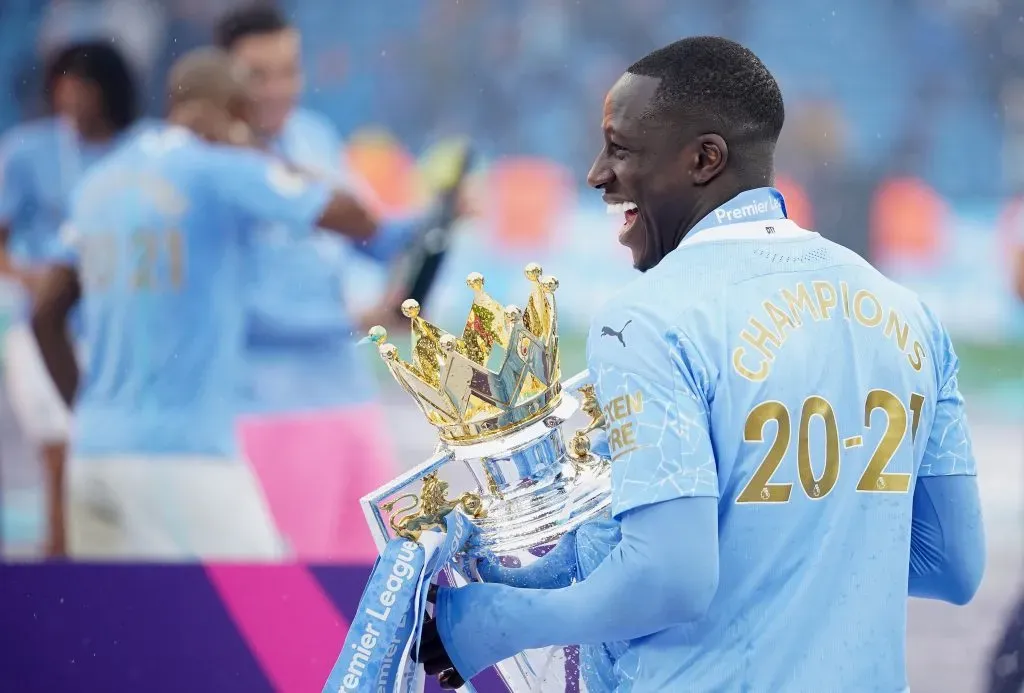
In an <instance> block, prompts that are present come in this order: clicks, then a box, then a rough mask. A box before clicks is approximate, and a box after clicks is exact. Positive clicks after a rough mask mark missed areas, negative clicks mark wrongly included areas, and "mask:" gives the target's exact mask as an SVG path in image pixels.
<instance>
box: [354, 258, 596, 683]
mask: <svg viewBox="0 0 1024 693" xmlns="http://www.w3.org/2000/svg"><path fill="white" fill-rule="evenodd" d="M526 277H527V279H529V281H530V282H531V283H532V284H533V288H532V291H531V292H530V296H529V299H528V300H527V302H526V307H525V309H520V308H518V307H516V306H511V305H510V306H504V305H501V304H500V303H498V302H497V301H495V300H494V299H493V298H491V297H490V296H489V295H488V294H487V293H486V292H485V291H484V278H483V277H482V276H480V275H479V274H475V273H474V274H471V275H470V276H469V278H468V279H467V283H468V285H469V288H470V289H472V291H473V293H474V298H473V303H472V306H471V307H470V311H469V317H468V319H467V320H466V325H465V328H464V330H463V332H462V336H461V337H457V336H455V335H453V334H449V333H447V332H445V331H444V330H442V329H440V328H439V327H436V326H434V325H432V324H431V323H429V322H427V321H426V320H424V319H423V318H422V317H421V316H420V314H419V304H418V303H417V302H416V301H414V300H409V301H406V302H405V303H404V304H403V306H402V312H403V314H404V315H405V316H406V317H408V318H409V319H410V320H411V321H412V358H411V361H410V362H406V361H403V360H402V359H401V358H400V357H399V353H398V348H397V347H396V346H395V345H393V344H390V343H388V342H387V334H386V332H385V331H384V329H383V328H381V327H375V328H373V329H372V330H371V333H370V338H371V339H372V340H373V341H374V342H376V343H377V345H378V349H379V351H380V355H381V357H382V358H383V359H384V361H385V363H386V364H387V366H388V368H389V370H390V371H391V374H392V375H393V376H394V377H395V379H396V380H397V381H398V382H399V383H400V384H401V385H402V387H403V388H404V389H405V390H406V391H407V392H408V393H409V394H410V395H412V397H413V398H414V399H415V400H416V403H417V404H418V405H419V407H420V409H421V410H422V411H423V413H424V415H425V416H426V417H427V420H428V421H429V422H430V423H431V424H432V425H433V426H435V427H436V428H437V431H438V434H439V438H440V440H439V442H438V445H437V448H436V450H435V452H434V454H433V456H432V457H430V458H429V459H427V460H426V461H425V462H423V463H422V464H421V465H419V466H418V467H416V468H415V469H413V470H412V471H410V472H408V473H406V474H405V475H403V476H401V477H399V478H398V479H395V480H394V481H393V482H392V483H390V484H388V485H386V486H385V487H383V488H380V489H378V490H376V491H374V492H373V493H371V494H369V495H368V496H366V497H365V498H363V499H362V501H361V502H362V506H363V510H364V512H365V514H366V518H367V521H368V523H369V525H370V530H371V532H372V533H373V535H374V538H375V540H376V541H377V543H378V546H379V547H383V545H384V544H385V542H387V541H388V540H390V539H394V538H396V537H404V538H406V539H409V540H411V541H416V540H418V539H419V538H420V536H421V532H423V531H425V530H431V529H437V530H444V528H445V516H446V515H447V514H448V513H449V512H451V511H452V510H454V509H455V508H460V510H461V512H462V513H464V514H465V515H466V516H467V517H469V518H470V519H471V520H472V522H473V524H474V525H475V526H476V532H475V533H474V536H473V539H472V540H471V542H470V543H469V544H468V545H467V546H466V547H465V548H464V549H463V552H464V553H463V554H462V555H461V556H458V557H457V558H458V560H454V561H452V562H451V563H450V564H449V565H448V566H447V567H446V568H445V572H446V574H447V577H448V580H449V581H450V582H451V583H453V584H455V585H465V584H467V582H470V581H480V580H481V577H480V573H479V572H478V571H477V570H476V568H475V566H476V560H475V559H486V560H490V561H499V562H500V564H501V565H502V566H506V567H512V568H515V567H525V566H527V565H528V564H530V563H531V562H533V561H535V560H537V559H538V557H540V556H543V555H544V554H545V553H546V552H547V551H548V550H550V549H551V548H552V547H553V546H554V545H555V543H556V542H557V541H558V539H559V538H560V537H561V536H562V535H564V534H565V533H567V532H570V531H572V530H574V529H576V528H577V527H579V526H580V525H582V524H583V523H585V522H587V521H589V520H592V519H596V518H603V517H607V516H608V509H609V505H610V500H611V498H610V471H609V462H608V460H607V459H605V458H602V457H599V456H597V455H596V454H594V452H592V451H591V444H590V440H589V438H588V434H589V433H591V432H592V431H594V430H595V429H597V428H599V427H601V426H602V425H603V418H602V416H601V407H600V406H599V405H598V403H597V399H596V396H595V394H594V390H593V387H592V385H590V384H589V383H588V382H587V373H586V372H584V373H581V374H579V375H577V376H576V377H574V378H571V379H570V380H568V381H566V382H564V383H563V382H562V381H561V379H560V375H561V374H560V369H559V360H558V329H557V318H556V310H555V296H554V294H555V290H556V289H557V288H558V281H557V280H556V279H555V278H554V277H548V276H542V270H541V268H540V267H539V266H538V265H536V264H531V265H529V266H528V267H527V268H526ZM577 412H580V413H582V414H584V415H586V417H589V419H584V422H585V425H583V426H582V427H581V428H580V429H579V430H577V431H575V432H574V433H573V434H572V435H571V436H568V437H567V435H566V433H565V424H566V422H567V421H568V420H569V419H570V417H572V416H573V415H574V414H576V413H577ZM574 649H575V648H561V647H559V648H548V649H543V650H531V651H527V652H523V653H520V654H519V655H517V656H516V657H513V658H512V659H509V660H506V661H504V662H501V663H500V664H498V666H497V670H498V673H499V675H500V676H501V678H502V680H503V681H504V682H505V684H506V685H507V686H508V688H509V690H510V691H513V692H515V693H521V692H525V691H548V692H552V693H566V692H569V691H585V690H586V686H585V683H584V682H583V681H582V677H581V676H580V667H579V663H578V653H574V651H573V650H574Z"/></svg>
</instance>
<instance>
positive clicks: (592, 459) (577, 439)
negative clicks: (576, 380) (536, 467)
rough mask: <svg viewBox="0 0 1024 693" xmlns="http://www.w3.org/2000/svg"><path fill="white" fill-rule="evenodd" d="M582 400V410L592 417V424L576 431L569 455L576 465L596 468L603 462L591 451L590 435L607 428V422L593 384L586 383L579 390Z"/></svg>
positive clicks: (571, 441)
mask: <svg viewBox="0 0 1024 693" xmlns="http://www.w3.org/2000/svg"><path fill="white" fill-rule="evenodd" d="M579 395H580V398H581V402H580V409H582V411H583V413H584V414H586V415H587V416H589V417H590V423H588V424H587V425H586V426H584V427H583V428H581V429H579V430H578V431H576V433H574V434H573V436H572V438H571V439H570V440H569V446H568V448H569V449H568V455H569V458H570V459H571V460H572V461H573V463H574V464H575V465H578V466H595V465H600V464H601V460H600V459H599V458H598V457H597V456H596V455H594V454H593V453H592V452H591V451H590V447H591V442H590V433H592V432H593V431H595V430H597V429H599V428H605V427H606V425H607V421H606V420H605V417H604V412H603V411H602V410H601V403H600V402H599V401H598V400H597V392H596V391H595V390H594V386H593V384H592V383H586V384H584V385H581V386H580V388H579Z"/></svg>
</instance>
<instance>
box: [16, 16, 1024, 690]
mask: <svg viewBox="0 0 1024 693" xmlns="http://www.w3.org/2000/svg"><path fill="white" fill-rule="evenodd" d="M240 4H242V3H240V2H238V1H236V0H164V1H162V2H158V1H156V0H52V1H50V2H46V1H44V0H3V2H2V3H0V93H2V94H3V95H4V98H2V99H0V130H5V129H7V128H9V127H11V126H14V125H16V124H18V123H21V122H24V121H26V120H28V119H31V118H34V117H38V116H40V115H42V114H43V113H44V111H45V104H44V101H43V99H42V98H41V97H42V79H43V66H44V64H45V60H46V57H47V56H48V55H49V54H50V53H51V52H52V51H53V50H55V49H57V48H59V47H61V46H63V45H66V44H67V43H68V42H70V41H75V40H81V39H91V38H98V37H103V38H109V39H111V40H112V41H113V42H114V43H115V44H116V45H117V46H118V47H119V48H120V49H121V50H123V51H124V52H125V54H126V55H127V56H128V57H129V58H130V60H131V62H132V64H133V66H134V68H135V69H136V71H137V73H138V75H139V78H140V80H141V82H140V83H141V84H142V85H144V99H143V104H142V105H143V108H144V110H145V111H146V113H147V114H149V115H152V116H159V115H160V114H161V113H162V110H163V108H164V104H165V99H164V93H165V86H166V74H167V69H168V67H169V65H170V64H171V62H173V60H174V59H175V58H176V57H178V56H180V55H181V54H182V53H184V52H185V51H187V50H189V49H191V48H194V47H197V46H201V45H204V44H207V43H209V42H210V40H211V36H212V29H213V26H214V24H215V23H216V21H217V20H218V19H219V18H220V17H221V16H222V15H223V14H224V13H225V12H227V11H229V10H231V9H232V8H234V7H236V6H238V5H240ZM278 5H279V6H280V7H281V8H282V9H283V10H284V11H285V13H286V14H287V15H288V16H289V17H290V18H291V20H292V21H293V22H294V25H295V26H296V28H297V29H298V30H299V31H300V32H301V34H302V39H303V44H302V46H303V49H302V51H303V60H304V65H305V70H306V88H305V94H304V97H303V99H302V102H303V105H305V106H307V107H309V108H312V109H315V110H317V111H319V112H320V113H322V114H323V115H324V116H326V117H327V118H328V119H329V120H330V121H332V122H333V124H334V125H335V126H336V127H337V128H338V130H339V131H340V132H341V133H342V135H343V136H344V138H345V141H346V146H345V151H344V152H339V153H338V156H342V155H343V154H344V155H345V156H346V157H347V160H348V162H349V164H350V165H351V166H352V168H353V169H354V170H355V172H356V173H357V174H358V175H359V176H361V177H362V178H363V179H364V180H365V181H366V182H367V183H368V184H369V185H370V186H371V187H372V188H373V189H374V191H375V192H376V194H377V198H378V199H379V201H380V204H381V205H382V206H383V207H384V208H386V209H387V210H390V211H396V212H400V211H404V210H413V209H418V208H420V207H422V205H423V203H424V202H425V200H426V186H425V185H424V183H423V181H422V176H421V175H420V171H419V168H418V167H417V158H418V157H419V156H420V155H421V154H422V153H423V152H424V151H426V150H428V149H429V148H430V147H431V146H432V145H433V144H435V143H436V142H438V141H439V140H441V139H442V138H444V137H448V136H452V135H464V136H467V137H469V138H470V140H471V141H472V142H473V144H474V146H475V147H476V148H477V149H478V151H479V152H480V154H481V160H480V162H479V163H478V165H477V167H476V169H475V172H474V174H473V178H472V185H471V189H472V193H473V195H472V197H473V200H474V204H475V206H476V214H475V216H473V217H472V218H469V219H466V220H465V221H463V222H462V228H461V229H460V233H459V234H458V237H457V241H456V244H455V246H454V248H453V250H452V252H451V254H450V256H449V257H448V259H447V261H446V264H445V269H444V276H443V277H442V279H441V280H440V281H439V283H438V287H437V290H436V296H435V300H434V302H433V303H432V305H431V309H432V311H433V312H432V317H433V318H435V319H437V320H438V321H442V322H443V323H445V324H449V326H450V328H451V329H455V328H457V326H458V324H459V321H461V320H463V319H464V317H465V310H466V308H467V307H468V302H469V298H468V292H467V291H466V289H465V287H464V284H463V282H462V278H463V277H464V276H465V275H466V273H468V272H469V271H481V272H483V273H484V274H485V275H486V277H487V280H488V289H489V290H490V291H491V293H492V294H493V295H495V296H496V297H497V298H498V299H499V300H502V301H505V302H518V301H521V300H523V297H524V296H523V297H521V296H520V294H525V291H526V285H525V282H524V281H523V279H522V267H523V265H524V264H525V263H526V262H528V261H534V260H536V261H539V262H541V264H543V265H544V268H545V270H546V271H549V272H551V273H553V274H555V275H557V276H558V277H559V279H560V280H561V284H562V288H561V289H560V290H559V300H560V308H561V311H562V314H561V319H562V325H563V328H562V329H563V332H564V333H565V336H564V341H565V343H566V349H565V356H564V357H563V358H564V359H565V365H564V370H565V371H566V372H573V371H575V370H579V369H581V368H583V367H584V360H583V352H582V335H583V333H584V330H585V328H586V326H587V322H588V320H589V318H590V315H591V314H592V312H593V310H594V309H595V308H596V307H597V306H598V305H599V304H600V302H601V301H602V300H603V299H604V298H605V297H606V296H607V295H608V293H609V292H611V291H613V290H614V289H615V287H616V286H617V285H620V284H621V283H622V282H624V281H626V280H628V278H629V277H630V274H631V272H632V270H631V269H630V267H629V262H628V255H627V253H626V251H624V250H623V249H621V248H619V247H618V246H617V243H616V240H615V235H616V233H615V232H616V226H617V225H618V223H619V219H618V218H617V217H608V216H607V215H606V213H605V209H604V205H603V204H602V203H601V201H600V198H599V195H598V194H596V193H594V192H593V191H589V190H587V189H586V186H585V181H584V179H585V176H586V172H587V170H588V169H589V166H590V163H591V161H592V159H593V157H594V155H595V154H596V153H597V151H598V149H599V148H600V130H599V122H600V113H601V103H602V100H603V98H604V94H605V92H606V90H607V89H608V87H609V86H610V85H611V84H612V83H613V82H614V80H615V79H616V78H617V77H618V76H619V74H621V72H622V71H623V70H624V68H625V67H627V66H628V65H629V64H630V63H632V62H633V61H634V60H636V59H637V58H638V57H640V56H642V55H643V54H645V53H647V52H648V51H650V50H651V49H653V48H655V47H657V46H660V45H663V44H666V43H668V42H671V41H672V40H675V39H676V38H679V37H682V36H686V35H696V34H719V35H726V36H729V37H731V38H735V39H737V40H739V41H741V42H742V43H744V44H746V45H748V46H749V47H750V48H752V49H753V50H754V51H755V52H756V53H757V54H758V55H759V56H760V57H761V58H762V59H763V60H764V62H765V63H766V64H767V65H768V67H769V68H770V69H771V70H772V71H773V73H774V74H775V75H776V76H777V78H778V79H779V81H780V83H781V86H782V89H783V93H784V96H785V99H786V109H787V124H786V127H785V130H784V133H783V139H782V142H781V145H780V150H779V157H778V164H779V166H778V170H779V173H780V177H779V181H778V187H779V188H780V189H782V191H783V192H784V193H785V194H786V197H787V200H788V202H789V206H790V211H791V215H792V216H793V217H794V218H795V219H796V220H797V221H798V222H799V223H801V224H802V225H804V226H808V227H811V228H814V229H815V230H818V231H820V232H821V233H822V234H823V235H825V236H827V237H830V238H832V239H833V240H836V241H837V242H840V243H842V244H844V245H847V246H849V247H851V248H853V249H855V250H856V251H858V252H860V253H862V254H864V255H866V256H867V257H869V259H871V260H872V261H873V262H875V263H876V264H878V265H879V266H880V267H881V268H883V269H884V270H885V271H887V272H888V273H889V274H890V275H891V276H893V277H894V278H896V279H898V280H901V281H904V282H906V283H908V284H909V285H911V286H912V287H913V288H915V289H916V290H918V291H919V292H920V293H921V294H922V296H923V297H924V298H925V300H926V301H928V302H929V304H930V305H932V306H933V307H934V308H935V310H936V311H937V312H938V313H939V315H940V316H941V317H942V319H943V320H944V321H945V322H946V324H947V325H948V326H949V327H950V329H951V331H952V332H953V334H954V338H955V342H956V344H957V348H958V351H959V353H960V356H961V359H962V362H963V365H962V373H963V374H962V377H961V386H962V388H963V389H964V390H965V392H966V393H967V396H968V398H969V401H970V405H971V412H972V414H973V415H974V430H975V438H976V445H977V448H978V457H979V469H980V470H981V474H982V476H981V483H982V486H983V493H984V494H985V502H986V508H987V511H988V514H989V516H988V518H987V519H988V527H990V528H991V529H990V534H991V536H990V538H989V541H990V544H991V551H990V569H989V575H988V577H987V578H986V584H985V587H984V588H983V591H982V593H981V594H980V595H979V597H978V599H977V600H976V602H975V603H974V604H972V605H971V606H970V607H968V608H967V609H964V610H954V609H952V608H951V607H949V608H947V607H944V606H941V605H934V604H926V605H921V604H915V605H913V606H912V609H911V610H912V615H913V619H912V635H911V650H912V652H911V658H912V664H913V665H914V667H915V672H914V676H915V677H916V683H918V684H921V685H922V687H921V689H920V690H923V691H954V692H960V691H973V690H981V689H980V688H979V686H980V683H979V682H980V681H981V678H982V677H981V674H980V673H979V672H980V670H981V668H982V666H983V660H984V658H985V656H986V653H987V651H988V648H989V647H990V646H991V645H992V643H993V640H994V638H995V637H996V635H997V633H998V631H999V628H1000V626H1001V619H1002V615H1003V612H1004V611H1005V609H1006V608H1007V607H1008V606H1009V604H1010V602H1011V601H1012V600H1013V598H1014V593H1015V589H1016V586H1017V585H1018V584H1019V582H1020V575H1021V571H1020V568H1021V559H1022V543H1024V444H1022V439H1024V307H1022V306H1021V305H1020V304H1019V302H1018V300H1017V299H1016V297H1015V295H1014V292H1013V290H1012V277H1011V266H1012V265H1011V261H1012V258H1013V257H1014V252H1015V249H1016V248H1020V247H1022V246H1024V5H1022V4H1021V3H1020V2H1019V1H1018V0H827V1H824V2H823V1H821V0H759V1H758V2H753V1H751V0H717V1H716V2H706V1H694V0H629V1H628V2H625V1H619V0H614V1H613V0H488V1H486V2H485V1H483V0H479V1H478V0H385V1H382V2H378V3H372V2H371V3H358V4H356V3H351V2H337V1H333V2H332V1H329V0H282V2H280V3H278ZM386 278H387V270H386V269H384V270H382V269H380V268H378V267H375V266H371V265H369V264H364V263H361V262H360V261H359V260H358V259H353V260H352V263H351V266H350V271H348V272H347V274H346V277H345V282H346V287H347V292H348V299H349V302H350V303H351V304H352V305H353V306H355V307H356V308H358V307H360V306H371V305H373V304H374V303H375V301H376V300H377V298H378V297H379V292H380V291H381V289H382V287H383V286H384V285H385V283H386ZM0 319H2V316H0ZM0 327H2V325H0ZM399 343H401V342H399ZM402 346H403V348H407V347H405V345H404V344H403V345H402ZM375 361H376V359H374V358H373V355H372V354H370V353H368V354H367V355H366V368H368V369H375V371H376V372H377V373H378V374H381V373H382V370H381V369H380V368H379V365H377V364H376V363H375ZM338 387H344V384H343V383H339V384H338ZM381 387H382V397H383V398H384V400H385V403H386V407H387V409H386V410H387V412H388V417H389V419H390V425H391V427H392V430H399V429H400V430H402V431H403V432H406V433H407V434H404V435H403V436H401V438H400V439H399V438H397V437H396V439H395V440H394V441H393V444H394V445H397V447H398V454H399V457H400V459H401V461H402V463H403V464H405V465H407V466H408V465H412V464H415V463H417V462H419V461H420V460H421V459H423V458H424V457H425V456H426V454H427V453H428V452H429V451H430V449H431V445H430V435H431V434H430V432H429V430H427V429H426V427H425V426H424V425H423V424H422V422H420V421H419V416H420V415H419V414H418V413H417V412H416V411H415V410H414V409H413V408H412V406H411V403H410V402H407V401H405V399H404V395H401V394H398V393H396V392H395V390H394V389H393V388H392V387H391V384H390V383H388V382H387V379H386V378H383V377H382V378H381ZM3 420H4V415H3V413H2V412H0V429H2V427H3V426H2V424H3ZM2 436H3V434H2V432H0V443H2V442H3V440H2ZM0 449H4V448H3V446H2V445H0ZM4 455H5V457H6V459H5V460H4V462H3V465H4V466H3V469H4V470H5V471H4V473H5V474H6V475H7V480H6V482H5V483H4V495H3V508H2V510H3V513H2V519H3V525H2V529H3V535H2V536H3V547H4V551H5V554H6V555H7V556H8V558H9V559H11V560H14V559H19V558H25V557H30V556H33V555H37V554H38V546H39V544H40V542H41V536H42V529H41V525H42V520H41V511H40V507H41V501H40V493H41V491H40V489H39V486H38V484H35V483H34V482H32V478H33V477H32V475H31V474H30V473H26V472H25V470H21V471H15V472H13V475H14V476H13V477H12V476H11V475H12V472H11V462H10V460H11V459H15V458H20V457H21V456H22V453H21V452H19V451H11V450H9V449H8V450H5V451H4ZM12 478H14V479H16V480H17V483H13V484H12V483H10V480H11V479H12ZM938 623H942V624H943V625H942V627H941V628H939V627H938V626H937V625H936V624H938ZM950 624H952V625H950Z"/></svg>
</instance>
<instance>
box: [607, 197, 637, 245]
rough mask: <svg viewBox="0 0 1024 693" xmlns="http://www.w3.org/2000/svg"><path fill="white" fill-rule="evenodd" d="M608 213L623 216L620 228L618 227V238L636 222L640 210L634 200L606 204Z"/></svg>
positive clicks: (626, 232)
mask: <svg viewBox="0 0 1024 693" xmlns="http://www.w3.org/2000/svg"><path fill="white" fill-rule="evenodd" d="M608 213H609V214H621V215H622V216H623V222H622V228H621V229H619V239H620V240H621V239H622V238H623V237H624V236H625V235H626V234H628V233H629V231H630V229H632V228H633V224H635V223H636V220H637V217H639V216H640V211H639V209H638V208H637V206H636V203H635V202H619V203H617V204H613V205H608Z"/></svg>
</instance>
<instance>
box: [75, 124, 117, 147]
mask: <svg viewBox="0 0 1024 693" xmlns="http://www.w3.org/2000/svg"><path fill="white" fill-rule="evenodd" d="M116 135H117V130H115V129H114V127H113V126H112V125H110V124H108V123H95V124H94V125H92V126H90V127H88V128H82V129H79V130H78V137H79V138H80V139H81V140H82V141H83V142H85V143H86V144H106V143H107V142H109V141H110V140H112V139H114V137H115V136H116Z"/></svg>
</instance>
